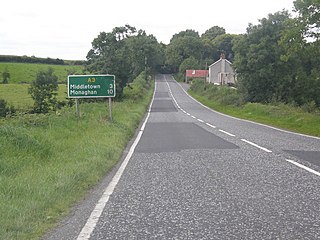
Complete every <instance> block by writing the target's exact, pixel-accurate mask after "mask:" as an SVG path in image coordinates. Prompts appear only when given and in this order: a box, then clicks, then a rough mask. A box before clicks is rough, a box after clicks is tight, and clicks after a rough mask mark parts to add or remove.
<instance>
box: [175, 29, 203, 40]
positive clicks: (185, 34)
mask: <svg viewBox="0 0 320 240" xmlns="http://www.w3.org/2000/svg"><path fill="white" fill-rule="evenodd" d="M181 37H195V38H199V33H198V32H196V31H195V30H192V29H187V30H185V31H181V32H179V33H176V34H174V35H173V36H172V38H171V40H170V43H171V42H172V41H173V40H175V39H177V38H181Z"/></svg>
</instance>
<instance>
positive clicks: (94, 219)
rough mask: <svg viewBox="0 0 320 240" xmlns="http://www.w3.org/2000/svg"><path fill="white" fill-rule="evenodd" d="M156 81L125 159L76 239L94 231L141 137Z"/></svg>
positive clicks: (83, 237) (88, 236) (86, 236)
mask: <svg viewBox="0 0 320 240" xmlns="http://www.w3.org/2000/svg"><path fill="white" fill-rule="evenodd" d="M156 86H157V85H156V82H155V88H154V92H153V97H152V101H151V104H150V108H149V111H148V115H147V117H146V119H145V121H144V122H143V125H142V127H141V128H140V131H139V133H138V135H137V137H136V139H135V141H134V142H133V144H132V146H131V147H130V150H129V152H128V154H127V156H126V157H125V159H124V160H123V162H122V164H121V165H120V167H119V169H118V171H117V172H116V174H115V175H114V177H113V178H112V180H111V182H110V183H109V185H108V186H107V188H106V189H105V191H104V192H103V194H102V196H101V198H100V199H99V201H98V203H97V204H96V206H95V208H94V209H93V211H92V212H91V214H90V216H89V218H88V220H87V222H86V224H85V225H84V227H83V228H82V230H81V232H80V234H79V235H78V237H77V240H88V239H89V238H90V235H91V234H92V232H93V231H94V229H95V227H96V225H97V223H98V221H99V218H100V216H101V214H102V212H103V210H104V208H105V206H106V204H107V202H108V201H109V197H110V196H111V195H112V193H113V191H114V189H115V187H116V186H117V184H118V182H119V180H120V178H121V176H122V174H123V172H124V170H125V168H126V166H127V164H128V162H129V160H130V159H131V157H132V155H133V153H134V150H135V148H136V146H137V145H138V143H139V141H140V139H141V136H142V133H143V130H144V128H145V126H146V123H147V121H148V119H149V116H150V112H151V106H152V104H153V101H154V96H155V92H156Z"/></svg>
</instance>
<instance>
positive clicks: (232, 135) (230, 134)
mask: <svg viewBox="0 0 320 240" xmlns="http://www.w3.org/2000/svg"><path fill="white" fill-rule="evenodd" d="M219 132H222V133H224V134H227V135H229V136H231V137H235V136H236V135H234V134H232V133H229V132H226V131H223V130H221V129H219Z"/></svg>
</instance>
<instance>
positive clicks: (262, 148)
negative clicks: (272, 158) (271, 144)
mask: <svg viewBox="0 0 320 240" xmlns="http://www.w3.org/2000/svg"><path fill="white" fill-rule="evenodd" d="M241 141H243V142H246V143H248V144H250V145H252V146H254V147H257V148H260V149H261V150H263V151H265V152H268V153H271V152H272V151H271V150H269V149H267V148H264V147H261V146H259V145H258V144H255V143H253V142H250V141H248V140H246V139H241Z"/></svg>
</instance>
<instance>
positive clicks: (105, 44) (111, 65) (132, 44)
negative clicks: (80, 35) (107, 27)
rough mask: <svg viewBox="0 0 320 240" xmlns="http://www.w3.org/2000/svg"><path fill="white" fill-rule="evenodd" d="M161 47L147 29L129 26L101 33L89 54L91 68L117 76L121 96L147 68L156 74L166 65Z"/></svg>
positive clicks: (88, 65) (88, 62) (94, 41)
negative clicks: (158, 68)
mask: <svg viewBox="0 0 320 240" xmlns="http://www.w3.org/2000/svg"><path fill="white" fill-rule="evenodd" d="M162 49H163V48H162V47H161V45H160V44H159V43H158V42H157V40H156V38H155V37H154V36H152V35H147V34H146V33H145V31H143V30H138V31H137V30H136V28H135V27H132V26H130V25H125V26H124V27H116V28H114V29H113V31H112V32H109V33H106V32H101V33H100V34H99V35H98V37H97V38H95V39H94V40H93V42H92V49H91V50H90V51H89V52H88V55H87V67H88V69H89V71H91V72H93V73H105V74H106V73H110V74H114V75H115V76H116V85H117V96H121V94H122V91H123V88H124V87H125V86H126V84H127V83H128V82H130V81H132V80H133V79H134V78H135V77H136V76H138V75H139V73H140V72H141V71H143V70H145V69H150V70H151V71H154V70H155V68H156V67H157V66H158V65H161V64H163V61H164V60H163V55H164V53H163V51H162Z"/></svg>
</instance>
